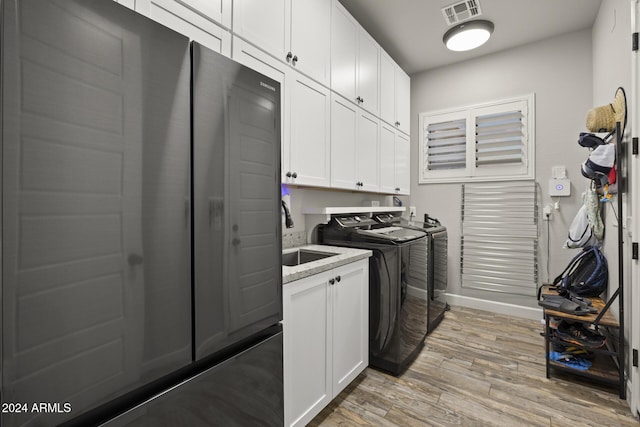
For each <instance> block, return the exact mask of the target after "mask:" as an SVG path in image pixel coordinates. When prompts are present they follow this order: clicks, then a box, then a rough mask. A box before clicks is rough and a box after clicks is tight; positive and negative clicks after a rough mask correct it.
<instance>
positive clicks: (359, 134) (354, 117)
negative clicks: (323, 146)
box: [331, 93, 380, 192]
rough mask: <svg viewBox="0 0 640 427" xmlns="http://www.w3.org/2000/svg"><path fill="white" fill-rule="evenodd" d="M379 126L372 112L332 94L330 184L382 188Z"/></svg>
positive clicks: (370, 188)
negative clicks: (379, 169)
mask: <svg viewBox="0 0 640 427" xmlns="http://www.w3.org/2000/svg"><path fill="white" fill-rule="evenodd" d="M378 126H379V120H378V119H377V118H376V117H374V116H373V115H371V114H369V113H367V112H366V111H364V110H362V109H361V108H358V107H357V106H356V105H355V104H353V103H351V102H349V101H347V100H346V99H344V98H342V97H341V96H339V95H337V94H335V93H334V94H332V95H331V187H333V188H343V189H347V190H364V191H374V192H377V191H379V190H380V184H379V178H378V176H379V173H378V133H379V130H378Z"/></svg>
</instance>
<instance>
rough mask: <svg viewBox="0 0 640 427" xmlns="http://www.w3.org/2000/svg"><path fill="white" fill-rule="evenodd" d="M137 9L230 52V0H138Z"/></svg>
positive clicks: (162, 22) (192, 37) (221, 50)
mask: <svg viewBox="0 0 640 427" xmlns="http://www.w3.org/2000/svg"><path fill="white" fill-rule="evenodd" d="M135 10H136V11H137V12H139V13H141V14H143V15H145V16H148V17H149V18H151V19H153V20H154V21H157V22H159V23H161V24H163V25H165V26H167V27H169V28H171V29H173V30H175V31H177V32H179V33H181V34H184V35H185V36H187V37H189V38H190V39H192V40H195V41H197V42H198V43H200V44H201V45H203V46H206V47H208V48H209V49H211V50H213V51H216V52H218V53H222V54H223V55H226V56H230V55H231V33H230V32H229V31H228V30H227V29H225V28H223V27H227V28H228V27H229V26H230V25H231V0H136V1H135Z"/></svg>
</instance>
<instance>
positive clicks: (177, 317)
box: [0, 0, 283, 427]
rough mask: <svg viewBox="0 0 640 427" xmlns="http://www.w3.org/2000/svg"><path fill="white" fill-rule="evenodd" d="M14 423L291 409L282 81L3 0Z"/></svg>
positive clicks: (79, 2)
mask: <svg viewBox="0 0 640 427" xmlns="http://www.w3.org/2000/svg"><path fill="white" fill-rule="evenodd" d="M0 5H1V12H0V13H1V19H2V34H1V40H2V53H1V54H2V79H1V82H2V103H1V105H2V107H1V108H2V113H1V118H2V141H1V142H2V348H1V354H2V365H1V375H2V384H1V390H0V392H1V398H2V414H1V419H2V426H6V427H9V426H23V425H24V426H49V425H58V424H63V425H100V424H104V423H106V424H107V425H109V426H162V425H167V426H181V425H184V426H210V425H224V426H230V425H239V426H245V425H281V424H282V423H283V403H282V402H283V397H282V332H281V326H280V323H279V322H280V320H281V319H282V303H281V301H282V299H281V292H282V287H281V266H280V253H281V239H280V215H279V213H280V163H279V162H280V129H279V125H280V105H279V99H280V87H279V85H278V83H277V82H274V81H272V80H270V79H268V78H267V77H265V76H263V75H261V74H259V73H256V72H254V71H252V70H250V69H248V68H246V67H244V66H241V65H239V64H237V63H235V62H233V61H231V60H230V59H228V58H225V57H223V56H221V55H218V54H217V53H215V52H212V51H210V50H208V49H206V48H204V47H202V46H199V45H198V44H196V43H189V40H188V39H187V38H186V37H184V36H182V35H180V34H178V33H176V32H174V31H172V30H169V29H167V28H165V27H163V26H161V25H159V24H157V23H155V22H153V21H151V20H149V19H147V18H145V17H143V16H141V15H139V14H137V13H135V12H133V11H131V10H129V9H127V8H125V7H122V6H120V5H118V4H116V3H115V2H112V1H108V0H47V1H43V0H3V1H2V2H1V3H0Z"/></svg>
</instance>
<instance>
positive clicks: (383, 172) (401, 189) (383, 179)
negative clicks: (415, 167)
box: [379, 123, 411, 195]
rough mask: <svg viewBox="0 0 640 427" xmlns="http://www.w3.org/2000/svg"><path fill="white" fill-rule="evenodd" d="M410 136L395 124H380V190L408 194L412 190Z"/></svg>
mask: <svg viewBox="0 0 640 427" xmlns="http://www.w3.org/2000/svg"><path fill="white" fill-rule="evenodd" d="M409 153H410V143H409V138H408V137H407V136H406V135H405V134H404V133H402V132H400V131H399V130H398V129H396V128H395V126H391V125H388V124H386V123H382V124H381V126H380V160H379V161H380V191H381V192H383V193H388V194H401V195H408V194H409V190H410V185H411V182H410V177H411V175H410V163H409V162H410V158H409Z"/></svg>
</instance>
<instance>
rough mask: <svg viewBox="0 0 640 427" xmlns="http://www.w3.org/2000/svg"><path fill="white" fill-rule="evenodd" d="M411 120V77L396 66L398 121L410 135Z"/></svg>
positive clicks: (402, 129)
mask: <svg viewBox="0 0 640 427" xmlns="http://www.w3.org/2000/svg"><path fill="white" fill-rule="evenodd" d="M410 122H411V79H410V78H409V76H408V75H407V73H405V72H404V71H403V70H402V68H400V67H398V66H396V123H395V125H396V126H397V127H398V129H400V130H401V131H402V132H404V133H406V134H407V135H409V133H410V124H411V123H410Z"/></svg>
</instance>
